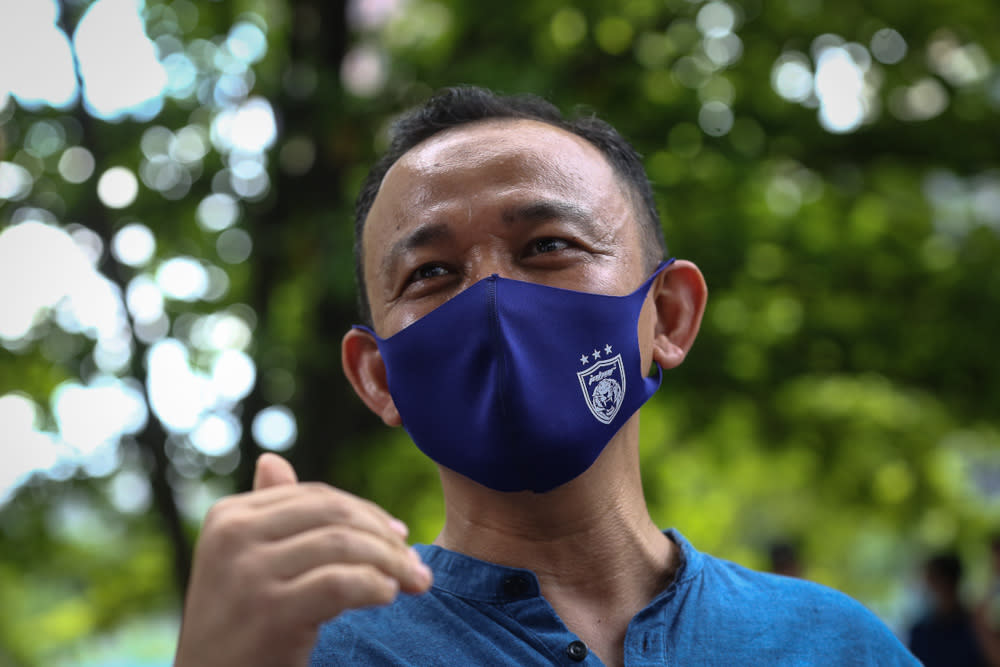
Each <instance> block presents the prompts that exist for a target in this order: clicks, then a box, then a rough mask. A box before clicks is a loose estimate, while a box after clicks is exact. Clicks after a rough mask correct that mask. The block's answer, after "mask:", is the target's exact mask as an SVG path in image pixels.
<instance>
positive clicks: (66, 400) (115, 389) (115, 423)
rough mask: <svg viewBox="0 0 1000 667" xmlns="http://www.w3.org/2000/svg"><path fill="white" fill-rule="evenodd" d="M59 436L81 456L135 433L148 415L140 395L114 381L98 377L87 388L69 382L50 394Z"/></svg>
mask: <svg viewBox="0 0 1000 667" xmlns="http://www.w3.org/2000/svg"><path fill="white" fill-rule="evenodd" d="M52 411H53V413H54V414H55V417H56V422H57V423H58V424H59V434H60V435H61V437H62V439H63V441H64V442H66V444H68V445H70V446H71V447H73V448H74V449H75V450H76V451H77V452H78V453H79V454H80V455H81V456H84V457H86V456H88V455H91V454H93V453H95V451H96V450H97V449H98V447H100V446H101V445H103V444H107V443H112V442H117V441H118V439H119V438H121V436H122V435H123V434H126V433H137V432H138V431H139V430H141V429H142V427H143V426H145V424H146V419H147V417H148V413H147V411H146V403H145V400H144V399H143V397H142V395H141V393H140V392H138V391H137V390H136V389H134V388H132V387H130V386H129V385H127V384H125V383H124V382H122V381H121V380H120V379H118V378H115V377H108V376H105V377H99V378H97V379H96V380H94V381H93V382H91V383H90V384H89V385H86V386H84V385H81V384H80V383H78V382H75V381H70V382H66V383H63V384H62V385H60V386H59V387H57V388H56V390H55V391H54V392H53V393H52Z"/></svg>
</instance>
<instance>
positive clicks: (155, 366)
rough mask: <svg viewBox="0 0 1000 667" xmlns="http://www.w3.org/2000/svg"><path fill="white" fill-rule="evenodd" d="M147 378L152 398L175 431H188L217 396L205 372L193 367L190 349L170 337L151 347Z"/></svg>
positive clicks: (169, 427) (154, 407)
mask: <svg viewBox="0 0 1000 667" xmlns="http://www.w3.org/2000/svg"><path fill="white" fill-rule="evenodd" d="M147 366H148V368H149V373H148V375H147V378H146V382H147V389H148V392H149V401H150V404H151V406H152V408H153V412H155V413H156V415H157V416H158V417H159V418H160V421H162V422H163V425H164V426H165V427H166V428H168V429H169V430H171V431H173V432H175V433H188V432H190V431H191V429H193V428H194V427H195V426H196V425H197V424H198V422H199V420H200V419H201V416H202V414H203V413H204V412H205V411H206V410H207V409H209V408H211V407H212V406H214V405H215V403H216V402H217V400H218V396H217V395H216V393H215V392H214V391H213V389H212V384H211V381H210V380H209V379H208V378H207V377H205V375H204V374H203V373H198V372H195V371H192V370H191V367H190V365H189V362H188V349H187V347H185V346H184V344H183V343H181V342H180V341H179V340H176V339H173V338H167V339H164V340H161V341H158V342H156V343H155V344H154V345H153V346H152V347H151V348H150V350H149V357H148V359H147Z"/></svg>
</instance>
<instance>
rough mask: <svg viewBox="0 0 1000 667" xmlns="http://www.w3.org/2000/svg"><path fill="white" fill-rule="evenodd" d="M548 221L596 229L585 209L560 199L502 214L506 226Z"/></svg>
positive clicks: (526, 205)
mask: <svg viewBox="0 0 1000 667" xmlns="http://www.w3.org/2000/svg"><path fill="white" fill-rule="evenodd" d="M548 220H564V221H567V222H570V223H573V224H575V225H579V226H581V227H585V228H593V227H596V221H595V220H594V217H593V215H592V214H591V213H590V211H589V210H588V209H587V208H586V207H583V206H580V205H579V204H576V203H574V202H571V201H566V200H560V199H545V200H540V201H534V202H530V203H527V204H523V205H520V206H515V207H513V208H510V209H508V210H506V211H504V212H503V221H504V222H506V223H508V224H514V223H518V222H527V223H539V222H546V221H548Z"/></svg>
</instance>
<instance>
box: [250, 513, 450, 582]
mask: <svg viewBox="0 0 1000 667" xmlns="http://www.w3.org/2000/svg"><path fill="white" fill-rule="evenodd" d="M255 558H260V559H262V560H263V561H264V562H265V563H266V565H267V566H268V568H269V571H270V572H272V573H273V574H274V575H276V576H277V577H280V578H282V579H294V578H296V577H298V576H301V575H302V574H304V573H306V572H308V571H309V570H314V569H318V568H321V567H323V566H325V565H329V564H333V563H343V564H354V565H365V564H367V565H372V566H374V567H376V568H378V569H379V570H380V571H381V572H382V574H385V575H387V576H389V577H392V578H393V579H396V580H397V581H398V582H399V586H400V588H401V589H402V590H404V591H406V592H408V593H422V592H424V591H425V590H427V589H428V588H429V587H430V585H431V579H432V575H431V571H430V569H429V568H428V567H427V566H426V565H424V564H423V562H422V561H421V560H420V556H419V555H417V552H416V551H415V550H414V549H411V548H406V547H405V546H401V545H399V544H398V543H390V542H387V541H386V540H384V539H382V538H381V537H378V536H376V535H373V534H372V533H368V532H362V531H358V530H354V529H351V528H348V527H345V526H324V527H323V528H318V529H315V530H310V531H308V532H305V533H299V534H297V535H293V536H291V537H290V538H288V539H285V540H281V541H280V542H272V543H270V544H268V545H265V546H264V547H263V548H262V549H261V551H260V554H259V556H255Z"/></svg>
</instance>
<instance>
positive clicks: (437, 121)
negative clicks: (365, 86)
mask: <svg viewBox="0 0 1000 667" xmlns="http://www.w3.org/2000/svg"><path fill="white" fill-rule="evenodd" d="M504 119H509V120H535V121H539V122H542V123H547V124H549V125H552V126H554V127H557V128H560V129H562V130H565V131H567V132H570V133H571V134H575V135H576V136H578V137H581V138H582V139H585V140H586V141H588V142H589V143H591V144H592V145H593V146H595V147H596V148H597V149H598V150H599V151H600V152H601V154H603V155H604V157H605V158H606V159H607V161H608V163H609V164H610V165H611V168H612V169H613V170H614V172H615V174H616V175H617V176H618V178H620V179H621V181H622V183H623V184H624V185H625V186H626V191H627V192H628V193H629V195H630V198H631V199H632V205H633V208H634V209H635V212H636V214H637V217H638V218H639V221H640V223H641V224H642V227H643V229H644V231H645V235H646V243H645V244H644V246H645V247H644V249H643V250H644V258H645V260H646V264H647V266H646V268H647V270H648V271H652V270H653V269H654V268H655V266H656V264H657V263H659V261H660V260H661V259H663V257H664V256H665V255H666V254H667V244H666V241H665V240H664V238H663V228H662V226H661V225H660V216H659V213H658V212H657V210H656V201H655V199H654V197H653V188H652V186H651V185H650V183H649V178H648V177H647V176H646V170H645V169H644V168H643V166H642V158H641V156H640V155H639V153H638V152H636V150H635V149H634V148H633V147H632V145H631V144H630V143H629V142H628V141H626V140H625V138H624V137H622V136H621V134H619V133H618V131H617V130H616V129H615V128H614V127H612V126H611V125H609V124H608V123H606V122H604V121H603V120H601V119H599V118H597V117H596V116H595V115H593V114H582V113H578V114H577V115H574V116H573V117H570V118H567V117H565V116H563V114H562V113H561V112H560V111H559V109H558V108H556V106H555V105H553V104H551V103H550V102H548V101H546V100H544V99H542V98H540V97H537V96H535V95H526V94H525V95H499V94H497V93H494V92H493V91H491V90H487V89H485V88H478V87H474V86H457V87H453V88H445V89H443V90H441V91H440V92H438V93H437V94H435V95H434V96H432V97H431V98H430V99H428V100H427V101H426V102H425V103H424V104H422V105H421V106H419V107H417V108H415V109H412V110H411V111H409V112H407V113H406V114H404V115H403V116H401V117H400V118H399V119H398V120H397V121H396V122H395V123H394V124H393V127H392V131H391V136H390V143H389V148H388V150H387V151H386V152H385V154H384V155H383V156H382V157H381V158H380V159H379V160H378V161H377V162H376V163H375V164H374V165H373V166H372V168H371V171H369V172H368V177H367V178H366V179H365V181H364V183H363V184H362V186H361V191H360V192H359V193H358V199H357V202H356V204H355V209H354V271H355V279H356V281H357V287H358V310H359V315H360V316H361V319H362V321H363V322H364V323H366V324H368V325H371V324H372V321H371V304H370V303H369V301H368V292H367V286H366V285H365V276H364V254H363V252H362V237H363V235H364V229H365V221H366V220H367V219H368V212H369V211H370V210H371V207H372V203H373V202H374V201H375V196H376V195H377V194H378V190H379V188H380V187H381V185H382V179H383V178H385V175H386V173H387V172H388V171H389V169H390V167H392V165H394V164H395V163H396V161H397V160H399V158H401V157H402V156H403V155H404V154H406V153H407V152H409V151H410V150H411V149H413V148H414V147H416V146H417V145H418V144H420V143H421V142H423V141H425V140H426V139H429V138H430V137H432V136H434V135H435V134H438V133H439V132H443V131H445V130H449V129H451V128H454V127H459V126H462V125H469V124H473V123H477V122H481V121H489V120H504Z"/></svg>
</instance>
